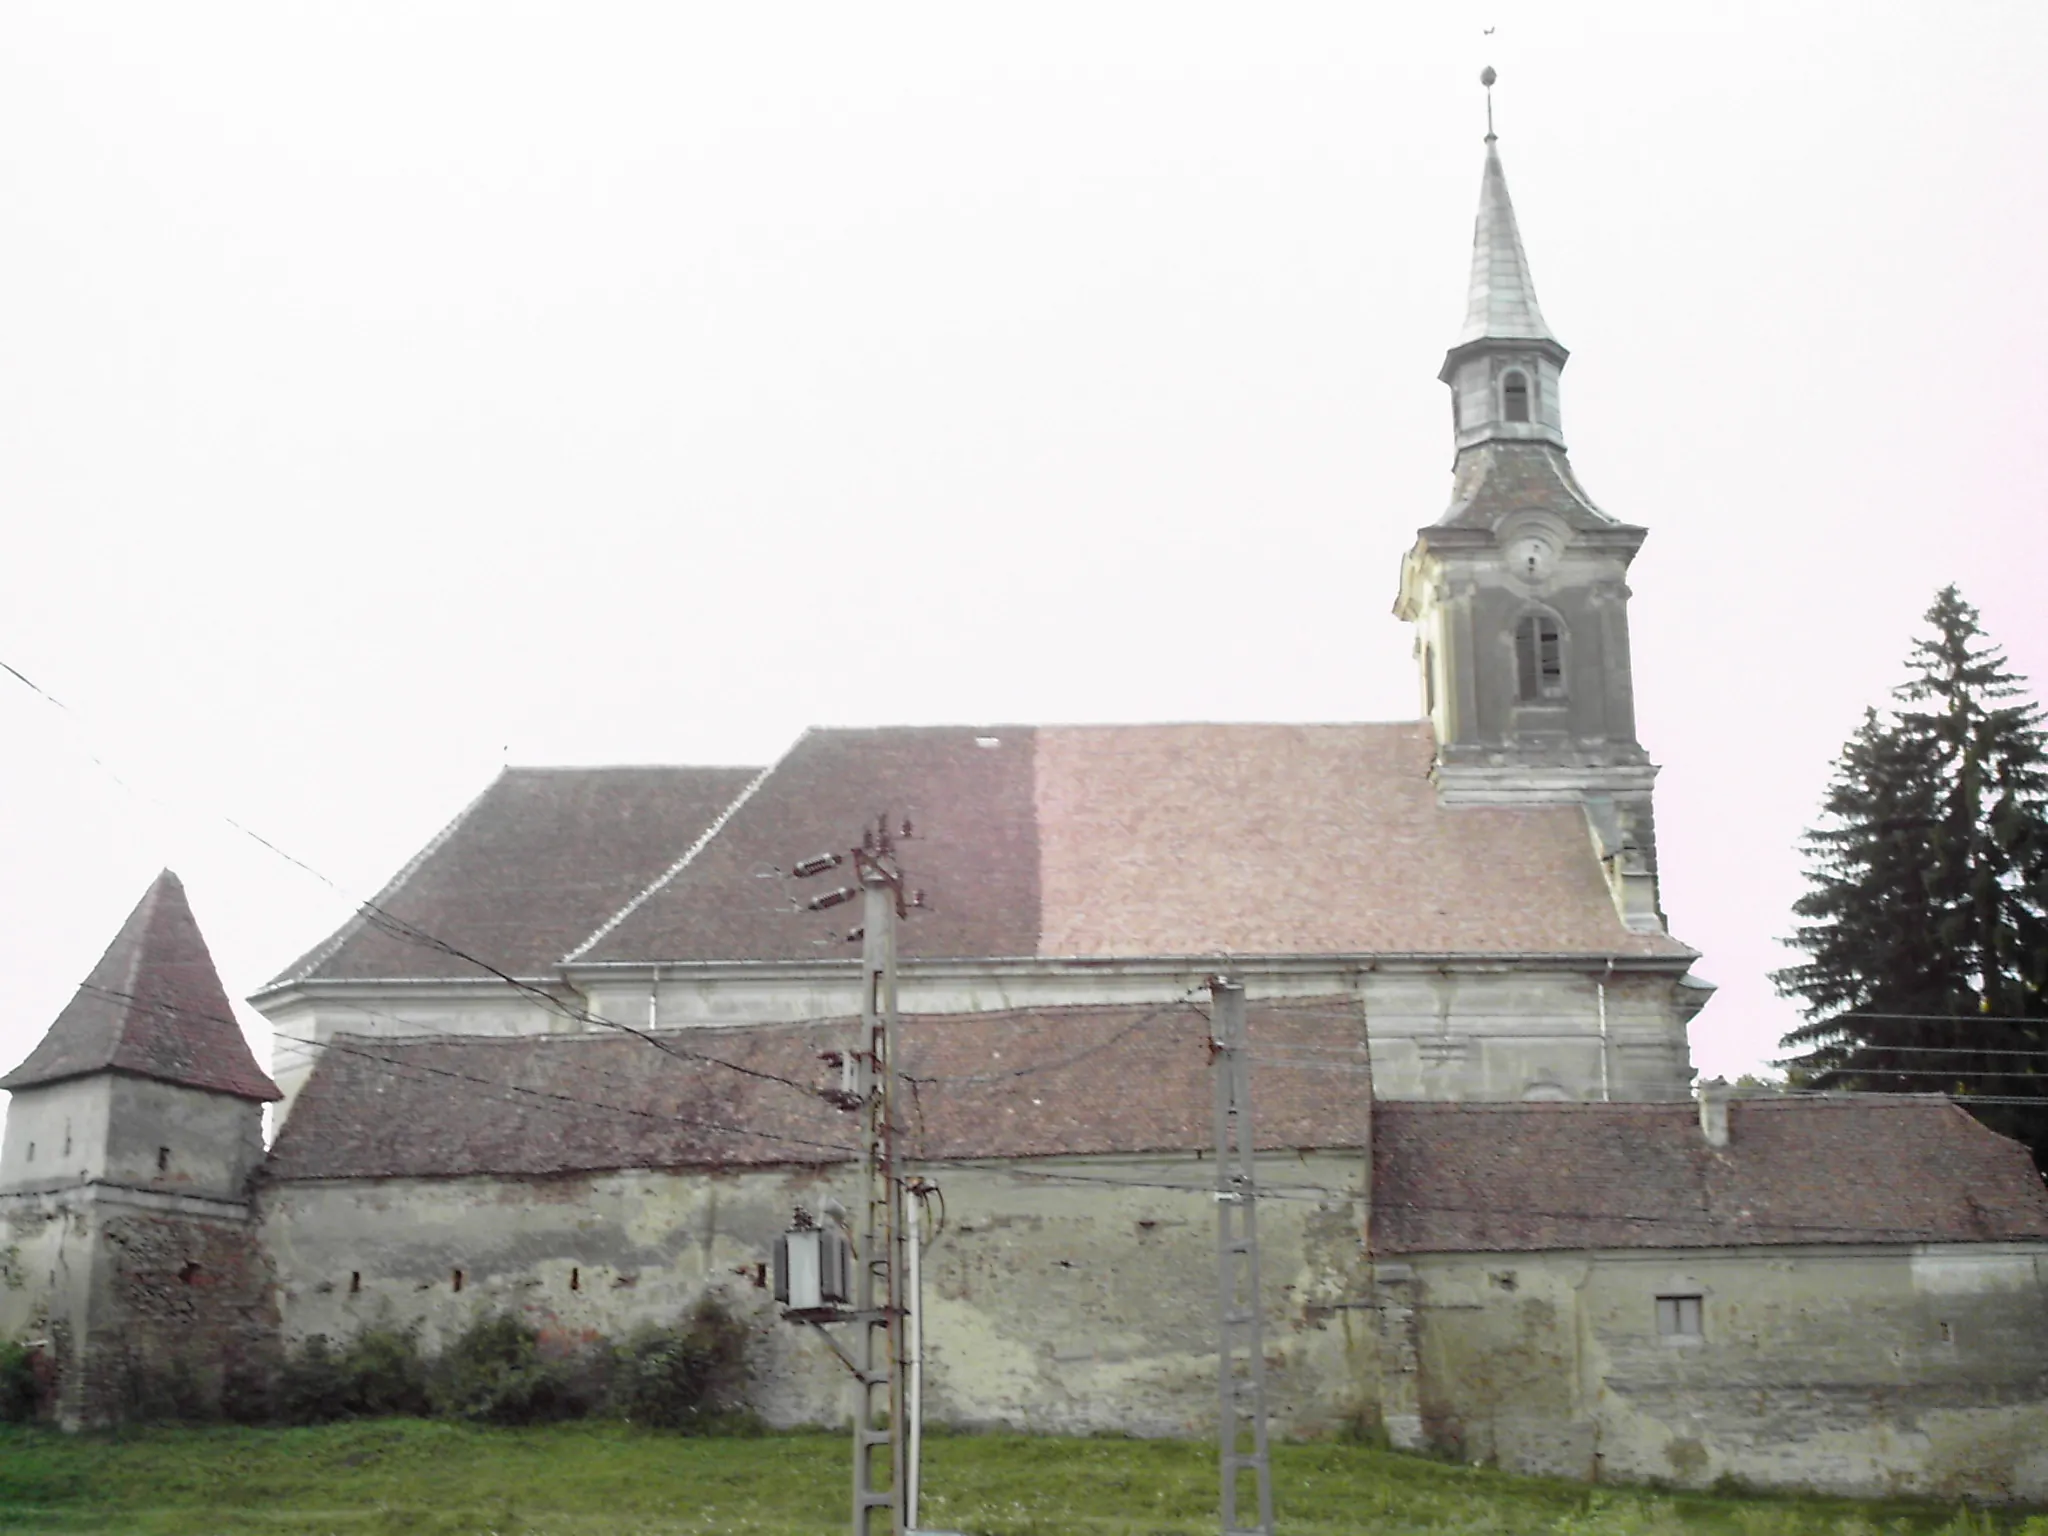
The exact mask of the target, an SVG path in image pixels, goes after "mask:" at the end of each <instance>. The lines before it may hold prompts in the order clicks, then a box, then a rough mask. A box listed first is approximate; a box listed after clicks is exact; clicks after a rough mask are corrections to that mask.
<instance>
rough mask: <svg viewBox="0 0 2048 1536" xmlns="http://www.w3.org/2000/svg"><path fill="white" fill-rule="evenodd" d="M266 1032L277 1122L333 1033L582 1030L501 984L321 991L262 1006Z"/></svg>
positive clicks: (568, 1017)
mask: <svg viewBox="0 0 2048 1536" xmlns="http://www.w3.org/2000/svg"><path fill="white" fill-rule="evenodd" d="M261 1011H262V1013H263V1016H264V1017H265V1018H267V1019H268V1020H269V1021H270V1025H271V1030H272V1039H271V1050H270V1075H271V1078H272V1080H273V1081H275V1082H276V1084H277V1086H278V1087H279V1089H281V1090H282V1091H283V1093H284V1102H283V1103H282V1104H280V1105H279V1106H278V1122H277V1123H279V1124H282V1123H283V1117H284V1116H286V1115H288V1114H289V1113H290V1112H291V1106H292V1102H293V1101H294V1100H295V1099H297V1097H298V1094H299V1090H300V1089H301V1088H303V1087H304V1086H305V1084H306V1079H307V1077H308V1076H309V1075H311V1073H312V1070H313V1067H314V1064H315V1063H316V1062H317V1061H318V1059H319V1055H320V1050H321V1048H322V1047H323V1046H324V1045H325V1043H326V1042H327V1041H329V1040H331V1039H333V1038H334V1037H335V1036H336V1035H368V1036H415V1035H508V1036H509V1035H545V1034H559V1033H562V1032H564V1031H565V1030H572V1029H580V1028H582V1027H583V1025H582V1023H581V1022H580V1021H578V1020H577V1019H576V1018H575V1017H574V1016H573V1013H570V1012H565V1011H564V1010H563V1009H562V1008H554V1007H550V1006H548V1004H547V1003H545V1002H543V1001H542V1000H541V999H540V998H537V997H534V996H533V995H531V994H530V993H523V992H520V991H518V990H516V989H514V988H512V987H509V986H506V985H504V984H503V983H493V984H489V985H483V984H473V985H460V986H451V985H450V984H448V983H446V982H422V983H419V984H418V985H416V986H408V985H405V984H402V983H399V984H393V983H385V984H381V985H378V986H375V987H369V986H356V987H348V988H341V987H323V988H321V989H320V990H318V991H316V992H306V991H294V992H292V993H287V994H283V995H280V996H277V997H266V998H264V999H262V1001H261Z"/></svg>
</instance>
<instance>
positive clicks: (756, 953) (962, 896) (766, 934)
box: [557, 726, 1038, 961]
mask: <svg viewBox="0 0 2048 1536" xmlns="http://www.w3.org/2000/svg"><path fill="white" fill-rule="evenodd" d="M1033 736H1034V733H1033V731H1032V730H1031V729H1030V728H1028V727H1016V726H1007V727H1002V726H986V727H969V726H940V727H916V728H896V729H887V730H832V731H807V732H805V733H804V735H803V736H802V737H801V738H799V740H798V741H797V743H796V745H795V746H793V747H791V748H790V749H789V752H788V754H787V755H785V756H784V757H783V759H782V761H781V762H779V763H777V764H776V765H775V768H774V770H773V772H771V773H770V774H769V775H768V777H767V779H766V780H764V781H763V782H762V784H761V787H760V788H759V789H758V790H756V791H755V792H754V794H753V795H751V796H750V797H749V798H748V800H747V803H746V804H745V805H743V806H741V807H740V808H739V809H738V810H737V811H736V812H734V813H733V816H732V819H731V820H730V821H729V822H727V823H726V825H725V826H724V828H723V829H721V830H720V832H719V834H718V836H717V837H715V838H713V839H712V840H711V842H710V844H709V845H708V846H706V847H705V849H704V850H703V852H702V853H700V854H699V855H698V856H697V858H696V859H694V860H693V861H691V863H690V866H689V867H688V868H687V869H685V870H683V871H682V872H681V873H679V874H678V875H676V876H675V877H674V878H673V879H671V880H670V881H668V882H667V883H666V884H665V885H664V886H663V887H662V888H661V889H660V890H658V891H656V892H654V893H653V895H651V896H650V897H649V898H648V899H647V900H646V901H644V902H643V903H641V904H640V905H639V906H638V907H637V908H635V909H634V910H633V911H632V913H630V914H629V915H628V916H627V917H626V918H625V919H624V920H623V921H621V922H620V923H619V924H618V925H617V926H616V927H614V928H613V929H611V930H610V931H609V932H607V933H605V934H604V935H603V936H602V937H601V938H600V939H599V940H598V941H597V943H595V944H594V945H592V946H591V947H590V948H589V950H588V951H587V952H585V953H584V954H582V955H580V956H578V958H579V959H587V960H635V961H637V960H820V959H823V960H836V959H840V958H843V957H844V956H845V955H847V954H848V952H849V951H848V950H847V947H846V945H845V944H843V943H841V942H839V941H838V940H837V939H836V938H835V937H834V936H833V932H834V930H835V929H837V930H840V931H843V930H844V928H845V926H846V924H845V922H843V921H835V920H834V917H833V916H831V915H826V916H821V915H819V914H818V913H815V912H800V911H795V910H793V909H792V907H793V904H792V899H791V898H792V896H793V895H795V894H798V890H797V887H795V886H793V885H792V884H791V883H790V882H788V881H786V880H783V879H780V878H777V877H776V876H775V873H774V872H775V871H777V870H782V869H787V868H789V867H790V865H792V864H794V863H795V862H797V861H798V860H799V859H803V858H807V857H809V856H810V855H812V854H815V853H824V852H830V851H832V850H835V849H837V850H844V849H846V848H847V847H849V846H850V845H851V844H852V842H853V841H854V840H855V839H857V838H858V837H859V836H860V831H861V828H862V826H863V825H864V824H867V823H870V822H872V821H873V820H874V819H875V817H877V816H879V815H883V814H885V813H886V814H887V815H888V816H889V817H890V818H891V820H892V821H896V822H898V823H900V822H901V821H902V820H903V819H904V818H906V817H907V818H908V819H909V820H910V823H911V826H912V828H913V831H914V833H915V836H914V837H913V839H912V840H911V841H910V842H908V843H906V844H905V845H904V855H903V862H904V864H905V866H906V867H907V868H908V870H909V871H910V872H911V874H912V879H913V881H914V883H915V884H916V885H917V886H919V887H921V888H922V889H923V890H924V891H925V893H926V899H927V902H928V908H927V910H925V911H922V912H919V913H918V914H917V917H916V919H915V920H914V921H912V922H908V923H905V924H904V925H903V928H902V930H901V935H900V938H899V940H898V943H899V945H900V952H901V953H902V954H904V955H906V956H910V957H918V956H953V955H965V956H1015V955H1030V954H1034V953H1036V952H1037V946H1038V840H1037V837H1036V835H1035V826H1034V816H1033V809H1032V802H1031V784H1032V761H1033V748H1032V741H1033ZM982 743H987V745H983V744H982ZM842 883H843V882H842ZM832 884H833V881H832V880H831V878H830V877H826V878H822V879H818V880H814V881H811V882H810V883H809V884H808V885H807V886H806V887H804V889H803V891H802V894H805V895H810V894H815V893H816V892H817V891H818V890H821V889H827V888H829V887H830V886H831V885H832ZM854 921H858V919H854ZM592 927H593V928H594V927H596V924H594V923H593V924H592ZM581 937H583V935H578V938H581ZM570 947H571V946H570V945H564V946H563V948H562V950H561V951H558V953H557V958H559V957H560V955H561V954H566V953H567V952H568V950H569V949H570Z"/></svg>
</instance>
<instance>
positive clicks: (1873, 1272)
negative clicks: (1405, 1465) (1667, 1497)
mask: <svg viewBox="0 0 2048 1536" xmlns="http://www.w3.org/2000/svg"><path fill="white" fill-rule="evenodd" d="M1376 1291H1377V1298H1378V1304H1379V1317H1380V1321H1381V1346H1382V1347H1381V1351H1380V1352H1379V1355H1378V1366H1379V1370H1380V1376H1379V1380H1378V1388H1377V1396H1378V1398H1379V1401H1380V1404H1381V1408H1382V1412H1383V1414H1384V1421H1385V1424H1386V1428H1387V1430H1388V1432H1389V1434H1390V1436H1391V1437H1392V1439H1393V1440H1394V1441H1395V1443H1396V1444H1400V1445H1406V1446H1412V1447H1418V1448H1421V1447H1428V1448H1434V1449H1437V1450H1439V1451H1443V1452H1448V1453H1450V1454H1454V1455H1457V1456H1459V1457H1461V1458H1464V1459H1467V1460H1471V1461H1475V1462H1489V1463H1497V1464H1499V1465H1501V1466H1503V1467H1506V1468H1509V1469H1512V1470H1515V1471H1521V1472H1537V1473H1548V1474H1553V1475H1559V1476H1566V1477H1575V1478H1586V1479H1593V1480H1599V1479H1602V1478H1612V1479H1617V1480H1626V1481H1632V1482H1644V1481H1650V1480H1666V1481H1670V1482H1674V1483H1679V1484H1684V1485H1688V1486H1704V1485H1706V1484H1709V1483H1712V1482H1714V1481H1715V1480H1716V1479H1718V1478H1722V1477H1730V1478H1734V1479H1738V1480H1741V1481H1744V1482H1749V1483H1754V1484H1757V1485H1762V1486H1772V1487H1805V1488H1813V1489H1819V1490H1825V1491H1830V1492H1837V1493H1852V1494H1929V1495H1936V1496H1942V1497H1959V1496H1969V1497H1976V1498H1986V1499H2029V1500H2038V1499H2042V1498H2048V1244H2016V1243H1984V1244H1976V1245H1967V1246H1966V1245H1934V1244H1924V1245H1899V1246H1896V1247H1848V1246H1843V1247H1838V1248H1836V1247H1831V1248H1825V1249H1823V1248H1814V1247H1806V1248H1753V1249H1702V1250H1696V1251H1687V1250H1682V1249H1642V1250H1634V1251H1628V1252H1600V1253H1590V1254H1564V1253H1503V1254H1491V1255H1486V1254H1461V1255H1420V1256H1413V1257H1411V1258H1410V1259H1408V1260H1405V1261H1403V1262H1398V1263H1381V1264H1379V1265H1378V1266H1377V1286H1376Z"/></svg>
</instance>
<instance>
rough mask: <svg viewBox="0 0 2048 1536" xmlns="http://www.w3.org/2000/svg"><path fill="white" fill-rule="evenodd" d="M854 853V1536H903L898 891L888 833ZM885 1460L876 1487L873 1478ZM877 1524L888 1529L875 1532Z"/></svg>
mask: <svg viewBox="0 0 2048 1536" xmlns="http://www.w3.org/2000/svg"><path fill="white" fill-rule="evenodd" d="M862 842H863V844H865V845H868V846H865V847H862V848H858V849H855V850H854V866H855V869H856V870H857V872H858V873H859V876H860V884H861V895H862V902H863V908H862V923H861V999H860V1032H861V1039H860V1047H859V1049H858V1050H857V1051H856V1052H855V1055H854V1061H855V1076H854V1093H855V1094H856V1095H857V1096H858V1097H859V1099H860V1102H861V1112H860V1113H861V1131H860V1154H861V1181H862V1186H863V1190H862V1202H861V1229H860V1247H859V1249H858V1250H857V1251H856V1253H855V1255H854V1262H855V1263H856V1265H857V1266H858V1268H857V1270H856V1272H855V1277H854V1313H855V1316H854V1327H855V1328H856V1329H858V1330H859V1334H860V1337H859V1341H858V1346H857V1348H856V1352H855V1361H856V1366H855V1370H854V1410H853V1530H854V1536H878V1530H879V1531H886V1532H887V1536H904V1530H905V1525H904V1519H905V1515H906V1513H907V1511H906V1510H905V1508H904V1503H905V1500H904V1492H905V1490H906V1489H907V1488H908V1486H909V1468H908V1466H907V1464H906V1462H907V1457H906V1453H905V1452H906V1436H905V1435H904V1432H903V1428H904V1420H903V1385H904V1375H905V1372H906V1368H907V1361H906V1360H905V1358H904V1327H903V1322H904V1308H903V1294H902V1290H903V1275H904V1263H903V1251H904V1245H905V1242H906V1240H907V1238H908V1235H909V1234H908V1227H907V1225H906V1220H905V1211H904V1200H903V1180H902V1178H901V1176H900V1175H899V1173H898V1171H897V1168H896V1150H897V1149H896V1114H895V1109H896V1066H895V1062H896V1049H895V1047H896V920H897V918H898V917H899V916H901V915H902V909H903V882H902V875H901V872H900V871H899V870H898V869H897V867H896V862H895V859H894V857H893V848H892V845H891V842H890V838H889V832H888V827H887V826H886V824H885V825H883V826H882V827H881V828H879V829H878V831H877V832H876V833H872V834H870V835H869V836H867V837H864V838H863V839H862ZM885 1452H886V1453H887V1455H888V1458H889V1464H888V1469H887V1472H886V1474H885V1475H886V1477H887V1482H886V1484H885V1483H883V1482H882V1481H881V1480H880V1478H878V1476H877V1473H878V1472H880V1471H881V1468H880V1467H879V1466H878V1462H879V1461H880V1459H881V1457H882V1455H883V1454H884V1453H885ZM877 1516H881V1517H882V1518H884V1519H886V1521H887V1524H886V1525H884V1526H879V1527H878V1521H877Z"/></svg>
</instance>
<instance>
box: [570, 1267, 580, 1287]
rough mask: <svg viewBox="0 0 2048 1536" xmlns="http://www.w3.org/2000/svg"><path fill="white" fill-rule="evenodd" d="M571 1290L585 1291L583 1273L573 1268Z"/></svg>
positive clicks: (571, 1271) (571, 1269) (571, 1270)
mask: <svg viewBox="0 0 2048 1536" xmlns="http://www.w3.org/2000/svg"><path fill="white" fill-rule="evenodd" d="M569 1289H570V1290H572V1291H580V1290H582V1289H583V1271H582V1270H581V1269H578V1268H575V1267H573V1266H572V1267H571V1268H570V1270H569Z"/></svg>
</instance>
